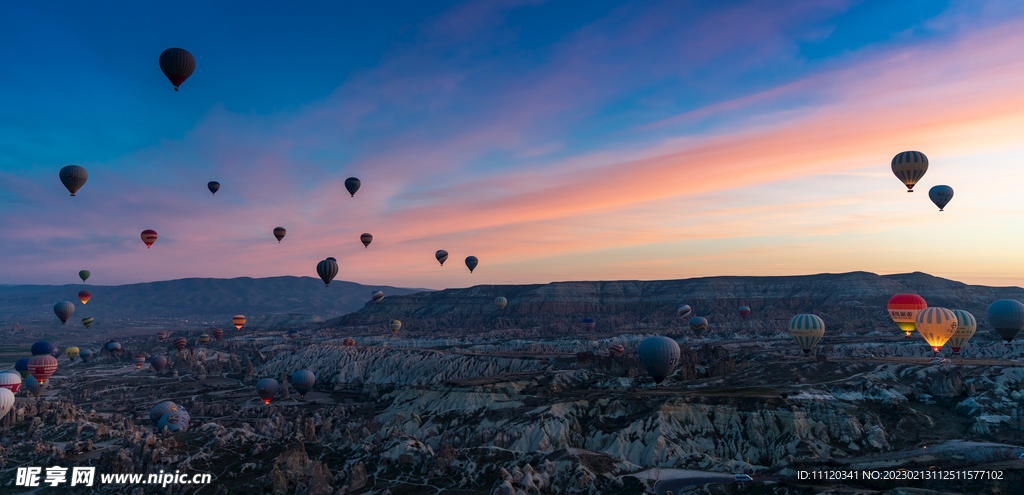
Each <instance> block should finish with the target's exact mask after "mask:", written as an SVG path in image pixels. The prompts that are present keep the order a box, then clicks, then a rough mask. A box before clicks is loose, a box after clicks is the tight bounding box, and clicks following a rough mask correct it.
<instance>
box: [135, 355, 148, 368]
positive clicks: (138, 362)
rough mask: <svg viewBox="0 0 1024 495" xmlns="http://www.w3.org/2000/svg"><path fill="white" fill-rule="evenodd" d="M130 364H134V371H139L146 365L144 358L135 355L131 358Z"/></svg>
mask: <svg viewBox="0 0 1024 495" xmlns="http://www.w3.org/2000/svg"><path fill="white" fill-rule="evenodd" d="M132 362H133V363H135V369H140V368H142V365H144V364H146V356H143V355H142V354H136V355H134V356H132Z"/></svg>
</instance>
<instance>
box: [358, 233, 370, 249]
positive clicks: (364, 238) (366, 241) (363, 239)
mask: <svg viewBox="0 0 1024 495" xmlns="http://www.w3.org/2000/svg"><path fill="white" fill-rule="evenodd" d="M359 242H361V243H363V247H364V248H368V247H370V243H371V242H373V236H372V235H370V234H363V235H361V236H359Z"/></svg>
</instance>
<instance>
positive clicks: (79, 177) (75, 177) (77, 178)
mask: <svg viewBox="0 0 1024 495" xmlns="http://www.w3.org/2000/svg"><path fill="white" fill-rule="evenodd" d="M87 180H89V172H86V171H85V169H84V168H82V167H79V166H78V165H68V166H66V167H64V168H62V169H60V181H61V183H63V184H64V187H66V188H68V192H70V193H71V195H72V196H74V195H75V193H76V192H78V190H79V189H81V188H82V186H84V185H85V181H87ZM83 282H84V280H83Z"/></svg>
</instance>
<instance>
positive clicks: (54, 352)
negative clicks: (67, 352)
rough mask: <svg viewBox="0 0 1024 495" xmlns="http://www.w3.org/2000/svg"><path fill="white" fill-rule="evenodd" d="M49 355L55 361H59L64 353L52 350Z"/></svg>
mask: <svg viewBox="0 0 1024 495" xmlns="http://www.w3.org/2000/svg"><path fill="white" fill-rule="evenodd" d="M50 355H51V356H53V357H54V358H56V359H60V357H61V356H63V355H64V353H63V352H60V349H57V348H54V349H53V352H51V353H50Z"/></svg>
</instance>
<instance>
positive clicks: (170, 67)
mask: <svg viewBox="0 0 1024 495" xmlns="http://www.w3.org/2000/svg"><path fill="white" fill-rule="evenodd" d="M160 70H162V71H164V75H165V76H167V79H169V80H170V81H171V84H173V85H174V90H175V91H177V90H178V86H181V83H183V82H185V79H188V76H191V75H192V71H194V70H196V59H195V57H193V56H192V54H191V53H189V52H188V50H186V49H184V48H168V49H166V50H164V52H163V53H161V54H160Z"/></svg>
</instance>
